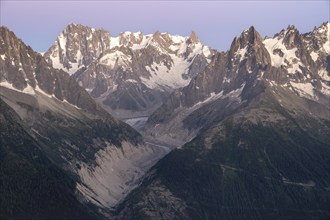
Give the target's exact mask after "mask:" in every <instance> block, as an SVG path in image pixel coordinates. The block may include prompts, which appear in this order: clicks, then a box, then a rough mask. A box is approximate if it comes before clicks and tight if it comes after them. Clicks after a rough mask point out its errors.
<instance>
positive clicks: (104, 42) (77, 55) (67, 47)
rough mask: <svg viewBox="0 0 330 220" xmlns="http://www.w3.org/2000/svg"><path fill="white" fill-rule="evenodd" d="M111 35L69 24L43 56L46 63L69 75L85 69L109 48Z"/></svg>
mask: <svg viewBox="0 0 330 220" xmlns="http://www.w3.org/2000/svg"><path fill="white" fill-rule="evenodd" d="M110 39H111V34H110V33H109V32H107V31H105V30H103V29H94V28H91V27H88V26H84V25H81V24H69V25H68V26H67V27H66V28H65V29H64V30H63V31H62V32H61V34H60V35H59V36H58V38H57V39H56V40H55V42H54V44H53V46H52V47H51V48H50V49H49V50H48V51H47V52H46V53H45V54H44V57H45V59H46V61H47V62H48V63H50V64H51V65H53V67H55V68H57V69H63V70H64V71H66V72H68V73H69V74H73V73H75V72H76V71H77V70H78V69H80V68H82V67H86V66H87V65H89V64H90V63H91V62H92V61H93V60H95V59H96V58H98V57H99V56H100V54H102V53H103V52H104V51H105V50H107V49H109V48H110Z"/></svg>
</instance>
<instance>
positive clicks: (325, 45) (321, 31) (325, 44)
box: [304, 22, 330, 58]
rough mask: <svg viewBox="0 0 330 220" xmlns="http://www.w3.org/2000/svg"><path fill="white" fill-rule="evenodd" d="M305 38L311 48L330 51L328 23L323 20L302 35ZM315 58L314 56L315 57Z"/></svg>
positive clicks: (329, 24) (329, 25)
mask: <svg viewBox="0 0 330 220" xmlns="http://www.w3.org/2000/svg"><path fill="white" fill-rule="evenodd" d="M304 38H305V40H306V41H307V42H308V43H309V44H310V46H311V47H312V48H313V50H319V52H321V53H322V52H323V53H327V54H329V53H330V44H329V38H330V23H329V22H324V23H323V24H321V25H320V26H319V27H315V28H314V30H313V31H312V32H309V33H307V34H305V35H304ZM315 58H316V57H315Z"/></svg>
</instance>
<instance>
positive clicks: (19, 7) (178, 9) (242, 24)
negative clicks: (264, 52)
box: [0, 0, 329, 52]
mask: <svg viewBox="0 0 330 220" xmlns="http://www.w3.org/2000/svg"><path fill="white" fill-rule="evenodd" d="M0 6H1V7H0V12H1V16H0V24H1V25H4V26H7V27H8V28H9V29H10V30H12V31H14V32H15V34H16V35H17V36H18V37H19V38H21V39H22V40H23V41H24V42H25V43H27V44H28V45H30V46H31V47H32V48H33V49H34V50H36V51H39V52H43V51H46V50H47V49H48V48H49V47H50V46H51V45H52V44H53V43H54V40H55V39H56V38H57V36H58V35H59V34H60V32H62V30H63V29H64V28H65V27H66V26H67V25H68V24H70V23H75V24H82V25H86V26H90V27H93V28H103V29H105V30H107V31H109V32H110V33H111V34H112V35H114V36H117V35H118V34H119V33H120V32H125V31H131V32H138V31H141V32H143V33H144V34H152V33H154V32H156V31H160V32H168V33H170V34H173V35H182V36H189V35H190V33H191V31H195V32H196V34H197V36H198V37H199V38H200V40H201V41H202V42H203V43H204V44H206V45H208V46H210V47H212V48H214V49H217V50H219V51H224V50H227V49H228V48H229V46H230V44H231V42H232V40H233V38H234V37H235V36H238V35H239V34H240V33H241V32H242V31H244V30H245V29H248V28H249V27H250V26H254V27H255V28H256V30H257V31H258V32H259V33H260V34H261V35H262V36H263V37H265V36H273V35H274V34H276V33H277V32H279V31H280V30H282V29H283V28H286V27H287V26H288V25H295V26H296V27H297V29H298V30H299V31H300V32H301V33H306V32H309V31H311V30H313V28H314V27H315V26H320V25H321V24H322V23H323V22H326V21H329V1H285V2H283V1H267V2H262V1H231V2H229V1H160V2H154V1H120V2H119V1H44V2H41V1H8V0H7V1H1V2H0ZM88 14H92V15H93V16H86V15H88Z"/></svg>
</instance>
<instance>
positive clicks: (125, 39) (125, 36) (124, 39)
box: [119, 31, 143, 46]
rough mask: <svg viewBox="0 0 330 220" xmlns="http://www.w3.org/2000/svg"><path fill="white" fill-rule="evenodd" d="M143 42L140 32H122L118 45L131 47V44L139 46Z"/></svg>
mask: <svg viewBox="0 0 330 220" xmlns="http://www.w3.org/2000/svg"><path fill="white" fill-rule="evenodd" d="M142 40H143V34H142V32H135V33H134V32H128V31H126V32H122V33H120V34H119V44H120V45H128V46H132V45H133V44H140V43H141V42H142Z"/></svg>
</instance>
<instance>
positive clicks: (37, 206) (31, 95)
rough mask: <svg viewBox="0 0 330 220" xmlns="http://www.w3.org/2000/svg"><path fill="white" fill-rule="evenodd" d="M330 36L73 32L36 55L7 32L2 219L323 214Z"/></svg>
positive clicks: (3, 43)
mask: <svg viewBox="0 0 330 220" xmlns="http://www.w3.org/2000/svg"><path fill="white" fill-rule="evenodd" d="M329 30H330V28H329V22H325V23H323V24H322V25H321V26H319V27H316V28H314V30H313V31H311V32H309V33H305V34H301V33H299V31H298V30H297V29H296V28H295V27H294V26H288V27H287V28H286V29H283V30H282V31H280V32H279V33H278V34H275V35H274V36H273V37H267V38H262V37H261V36H260V34H259V33H258V32H257V30H255V28H254V27H250V28H249V29H247V30H245V31H244V32H242V33H241V35H240V36H238V37H236V38H235V39H234V40H233V42H232V44H231V46H230V49H229V50H228V51H225V52H218V51H216V50H214V49H211V48H209V47H207V46H206V45H203V44H202V43H201V41H200V40H199V39H198V37H197V36H196V34H195V33H194V32H192V33H191V35H190V36H189V37H182V36H174V35H171V34H168V33H159V32H156V33H154V34H151V35H144V34H142V33H140V32H139V33H131V32H124V33H121V34H119V36H117V37H114V36H112V35H111V34H110V33H109V32H107V31H105V30H102V29H94V28H90V27H86V26H83V25H76V24H70V25H68V26H67V27H66V28H65V29H64V30H63V32H62V33H61V34H60V35H59V37H58V38H57V39H56V41H55V43H54V45H52V46H51V47H50V49H49V50H48V51H47V52H45V53H44V54H43V55H41V54H38V53H36V52H34V51H33V50H32V49H31V48H30V47H29V46H26V45H25V44H24V43H23V42H22V41H21V40H20V39H18V38H17V37H16V36H15V34H14V33H13V32H11V31H10V30H9V29H8V28H6V27H1V28H0V109H1V113H0V122H1V126H0V130H1V136H0V137H1V139H0V140H1V148H0V153H1V154H0V157H1V160H0V161H1V162H0V177H1V181H0V193H1V194H0V198H1V199H0V213H1V214H0V217H1V219H2V218H3V219H8V218H9V219H11V218H40V219H49V218H54V219H327V218H329V217H330V211H329V209H328V207H329V206H330V203H329V201H330V192H329V189H330V156H329V155H330V138H329V137H330V107H329V106H330V73H329V72H330V44H329V38H330V33H329ZM120 120H125V121H127V123H130V125H133V127H134V128H136V129H138V132H139V133H138V132H137V131H136V130H134V129H133V128H131V127H130V126H128V125H127V124H125V123H123V122H121V121H120ZM133 122H134V123H133ZM141 134H142V135H141ZM170 149H171V150H172V151H171V152H170V153H169V151H170ZM166 154H168V155H167V156H165V155H166ZM164 156H165V157H164ZM163 157H164V158H163ZM161 158H162V159H161ZM157 161H158V162H157ZM61 183H63V185H61ZM132 190H133V191H132ZM47 198H50V199H48V200H47ZM14 210H18V211H14ZM31 210H34V212H32V211H31Z"/></svg>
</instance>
